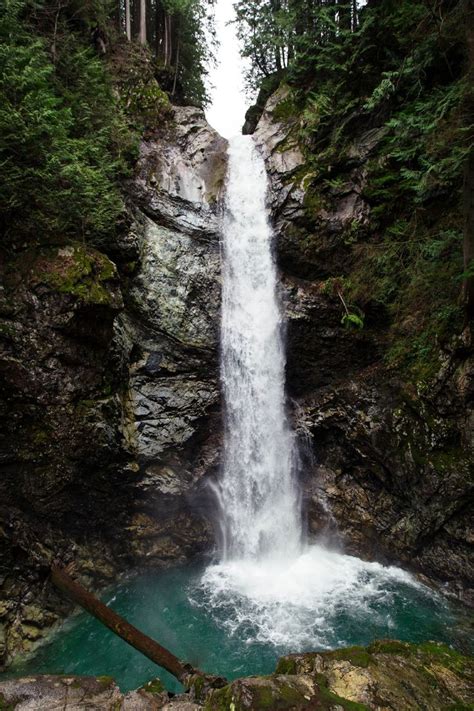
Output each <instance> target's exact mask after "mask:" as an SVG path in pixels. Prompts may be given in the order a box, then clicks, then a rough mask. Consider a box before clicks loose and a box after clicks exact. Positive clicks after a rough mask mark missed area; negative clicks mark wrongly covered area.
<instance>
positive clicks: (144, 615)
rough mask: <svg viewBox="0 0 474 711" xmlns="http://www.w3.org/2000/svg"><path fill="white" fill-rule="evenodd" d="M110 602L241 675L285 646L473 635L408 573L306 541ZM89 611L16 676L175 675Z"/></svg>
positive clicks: (266, 668) (146, 584)
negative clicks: (291, 556)
mask: <svg viewBox="0 0 474 711" xmlns="http://www.w3.org/2000/svg"><path fill="white" fill-rule="evenodd" d="M104 600H105V602H107V603H108V604H110V605H111V607H113V608H114V609H115V610H116V611H117V612H119V613H120V614H122V615H123V616H124V617H126V618H127V619H128V620H129V621H130V622H131V623H132V624H135V625H136V626H137V627H139V628H140V629H142V630H143V631H144V632H146V633H147V634H149V635H150V636H152V637H155V638H156V639H157V640H158V641H159V642H160V643H161V644H163V645H164V646H166V647H168V648H169V649H170V650H171V651H173V652H174V653H175V654H177V655H178V656H179V657H181V658H183V659H185V660H187V661H189V662H190V663H191V664H193V665H195V666H197V667H200V668H201V669H203V670H205V671H208V672H212V673H216V674H223V675H224V676H227V677H228V678H230V679H232V678H235V677H238V676H243V675H246V674H266V673H270V672H271V671H273V669H274V667H275V662H276V660H277V658H278V657H279V656H281V655H282V654H285V653H287V652H290V651H292V652H295V651H308V650H316V649H328V648H333V647H340V646H346V645H352V644H368V643H369V642H371V641H372V640H374V639H377V638H381V637H392V638H398V639H402V640H407V641H413V642H418V641H423V640H428V639H433V640H439V641H444V642H447V643H454V644H457V645H458V646H461V647H462V646H463V645H464V638H465V637H466V638H467V623H466V627H464V622H463V619H462V615H463V612H462V610H459V609H455V608H454V607H453V606H451V605H450V604H449V603H448V602H447V601H446V600H445V599H444V598H442V597H441V596H440V595H437V594H436V593H433V592H432V591H430V590H429V589H428V588H426V587H424V586H422V585H420V584H418V583H416V582H415V581H414V580H413V578H412V577H411V576H410V575H408V574H407V573H405V572H404V571H402V570H400V569H397V568H393V567H383V566H381V565H379V564H377V563H366V562H363V561H361V560H359V559H357V558H354V557H351V556H345V555H341V554H337V553H333V552H329V551H327V550H325V549H322V548H319V547H316V546H315V547H312V548H308V549H307V550H306V551H305V552H304V553H303V554H302V555H301V556H300V557H299V558H298V559H297V560H295V561H293V562H291V563H285V561H281V560H280V561H278V560H273V561H266V562H265V563H262V562H256V563H255V562H253V563H252V562H249V561H240V562H232V563H223V564H218V565H213V566H210V567H208V568H207V569H206V570H204V571H203V569H202V568H197V567H195V566H194V567H183V568H176V569H173V570H169V571H165V572H160V573H155V574H147V575H142V576H140V577H136V578H133V579H130V580H127V581H126V582H123V583H122V584H121V585H119V586H118V587H117V588H116V589H115V590H114V591H113V593H109V595H106V596H105V597H104ZM160 671H161V670H159V669H157V667H156V666H155V665H153V664H152V663H151V662H149V661H148V660H147V659H145V658H144V657H143V656H142V655H141V654H139V653H138V652H136V651H135V650H134V649H132V648H131V647H129V646H128V645H127V644H126V643H125V642H123V641H122V640H120V639H119V638H118V637H116V636H115V635H114V634H113V633H112V632H110V631H109V630H107V629H106V628H105V627H103V626H102V625H101V624H100V623H99V622H97V621H96V620H94V619H92V618H91V617H89V616H88V615H86V614H85V613H82V614H80V615H78V616H77V617H75V618H73V619H71V620H70V621H69V622H67V623H66V624H65V625H64V626H63V627H62V628H61V630H59V631H58V632H57V633H56V634H55V635H54V636H53V637H52V638H51V639H50V641H49V642H48V643H47V644H45V645H43V646H42V647H40V648H39V649H38V651H37V653H36V654H35V656H34V657H32V658H31V659H29V660H28V661H27V662H23V663H22V664H21V665H18V666H17V667H16V669H15V670H14V673H15V674H16V675H18V674H25V673H28V674H31V673H61V672H64V673H68V674H93V675H105V674H106V675H110V676H113V677H114V678H115V679H116V680H117V681H118V682H119V684H120V686H121V688H122V689H123V690H128V689H133V688H136V687H137V686H140V685H141V684H143V683H144V682H145V681H148V680H149V679H151V678H153V677H155V676H157V674H159V676H160V677H161V678H162V679H163V681H164V682H165V683H166V685H167V688H169V689H170V690H177V688H178V687H177V684H176V682H175V681H174V680H173V679H172V677H170V676H169V675H167V674H166V673H160Z"/></svg>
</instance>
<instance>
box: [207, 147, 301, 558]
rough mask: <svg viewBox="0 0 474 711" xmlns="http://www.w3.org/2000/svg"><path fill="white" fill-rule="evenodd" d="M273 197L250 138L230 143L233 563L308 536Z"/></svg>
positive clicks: (225, 480)
mask: <svg viewBox="0 0 474 711" xmlns="http://www.w3.org/2000/svg"><path fill="white" fill-rule="evenodd" d="M266 191H267V179H266V170H265V164H264V161H263V159H262V157H261V156H260V155H259V154H258V152H257V150H256V148H255V145H254V142H253V140H252V138H251V137H250V136H237V137H236V138H233V139H231V141H230V144H229V173H228V184H227V193H226V205H225V215H224V221H223V245H222V250H223V293H222V333H221V347H222V355H221V369H222V372H221V375H222V384H223V391H224V402H225V444H224V461H223V475H222V478H221V480H220V482H219V484H218V487H217V494H218V498H219V502H220V509H221V522H222V531H223V555H224V558H225V559H226V560H229V559H235V558H244V559H248V558H255V557H260V558H261V557H265V558H268V557H275V556H278V557H285V558H288V557H294V556H296V555H297V553H298V551H299V547H300V538H301V524H300V515H299V508H300V507H299V497H298V493H297V488H296V484H295V481H294V464H295V451H294V438H293V435H292V433H291V430H290V428H289V426H288V422H287V418H286V413H285V398H284V376H285V356H284V347H283V341H282V335H281V315H280V307H279V303H278V296H277V276H276V268H275V264H274V261H273V255H272V244H271V243H272V239H271V238H272V233H271V228H270V225H269V223H268V220H267V215H266V210H265V197H266Z"/></svg>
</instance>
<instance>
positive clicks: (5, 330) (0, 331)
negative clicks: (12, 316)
mask: <svg viewBox="0 0 474 711" xmlns="http://www.w3.org/2000/svg"><path fill="white" fill-rule="evenodd" d="M15 333H16V329H15V326H14V325H13V324H11V323H5V322H3V323H0V338H5V339H11V338H13V336H14V335H15Z"/></svg>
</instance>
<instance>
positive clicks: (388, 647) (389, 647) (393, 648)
mask: <svg viewBox="0 0 474 711" xmlns="http://www.w3.org/2000/svg"><path fill="white" fill-rule="evenodd" d="M367 652H368V653H369V654H398V655H401V656H404V657H407V656H409V655H410V654H412V653H413V647H412V645H410V644H408V643H407V642H398V641H397V640H394V639H382V640H379V641H377V642H373V643H372V644H371V645H369V646H368V647H367Z"/></svg>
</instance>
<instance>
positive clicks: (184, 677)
mask: <svg viewBox="0 0 474 711" xmlns="http://www.w3.org/2000/svg"><path fill="white" fill-rule="evenodd" d="M51 582H52V583H53V585H54V586H55V587H57V588H58V590H61V592H63V593H65V594H66V595H67V596H68V597H69V598H70V599H71V600H72V601H73V602H75V603H76V604H77V605H80V606H81V607H82V608H83V609H84V610H86V611H87V612H89V613H90V614H91V615H92V616H93V617H95V618H96V619H97V620H99V622H102V624H103V625H105V626H106V627H108V628H109V629H110V630H112V632H114V633H115V634H116V635H118V636H119V637H121V638H122V639H123V640H124V641H125V642H127V644H129V645H130V646H131V647H134V648H135V649H136V650H138V651H139V652H141V653H142V654H144V655H145V657H148V659H151V661H152V662H154V663H155V664H157V665H158V666H159V667H162V668H163V669H166V671H168V672H169V673H170V674H172V675H173V676H174V677H176V679H178V681H180V682H181V683H182V684H183V685H184V686H185V687H187V688H190V687H193V686H194V684H195V683H196V682H197V681H199V680H200V682H199V683H196V689H195V691H196V690H198V689H199V688H200V687H202V686H203V682H204V692H205V691H206V689H211V688H213V689H219V688H222V687H223V686H225V684H227V680H226V679H224V678H223V677H217V676H212V675H208V674H204V673H203V672H201V671H199V669H194V667H192V666H191V665H190V664H186V663H184V662H182V661H181V660H180V659H178V657H175V655H174V654H172V652H170V651H169V650H167V649H166V648H165V647H162V646H161V644H158V642H155V640H154V639H151V637H148V636H147V635H146V634H143V632H140V630H139V629H137V628H136V627H134V626H133V625H131V624H130V623H129V622H127V620H125V619H124V618H123V617H120V615H118V614H117V613H116V612H114V610H111V609H110V607H107V605H104V603H103V602H101V601H100V600H99V599H98V598H97V597H95V595H92V593H90V592H89V591H88V590H86V589H85V588H84V587H82V585H80V584H79V583H77V582H76V581H75V580H73V579H72V578H71V576H70V575H69V574H68V572H67V570H66V569H64V568H60V567H59V566H52V567H51Z"/></svg>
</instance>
